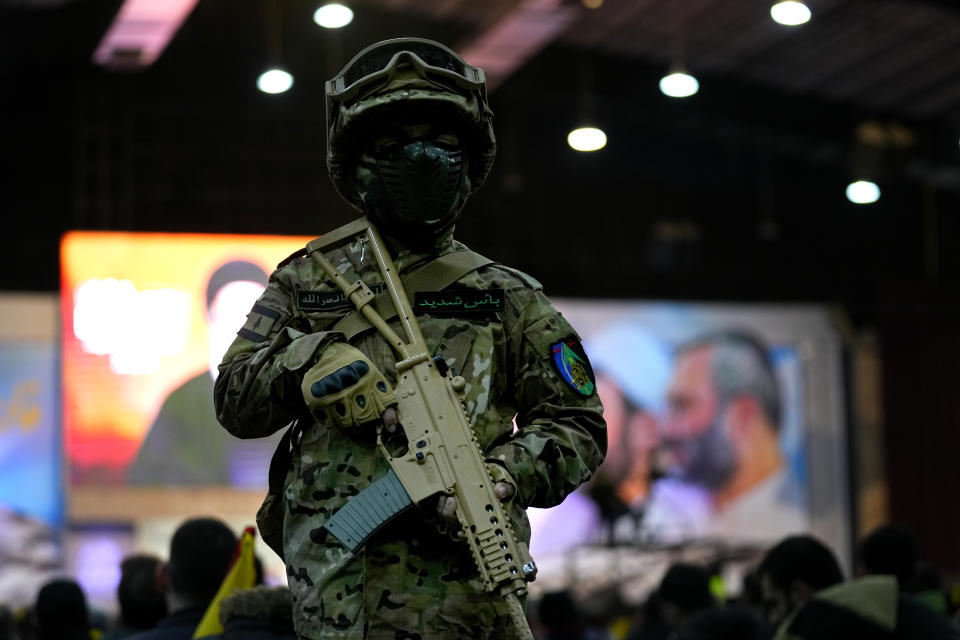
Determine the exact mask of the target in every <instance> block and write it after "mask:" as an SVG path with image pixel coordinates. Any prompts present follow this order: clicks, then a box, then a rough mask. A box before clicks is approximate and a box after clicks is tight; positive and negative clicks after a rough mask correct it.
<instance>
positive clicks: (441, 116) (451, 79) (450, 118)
mask: <svg viewBox="0 0 960 640" xmlns="http://www.w3.org/2000/svg"><path fill="white" fill-rule="evenodd" d="M326 110H327V171H328V172H329V174H330V179H331V180H332V181H333V184H334V186H335V187H336V189H337V191H338V192H339V193H340V195H341V196H343V197H344V198H345V199H346V200H347V201H348V202H349V203H350V204H352V205H353V206H355V207H357V208H358V209H362V208H363V207H362V204H361V201H360V197H359V196H358V194H357V192H356V189H355V188H354V187H353V178H352V168H353V166H354V165H355V162H356V159H357V156H358V154H359V153H360V152H361V151H362V149H363V148H364V146H365V144H366V142H367V141H368V140H369V137H370V136H371V135H373V133H374V132H375V131H376V128H377V127H378V126H383V125H384V124H388V123H391V122H399V123H404V122H417V121H419V122H430V123H434V122H439V123H448V124H450V125H451V126H452V127H453V128H454V130H455V132H456V133H457V134H458V135H459V136H460V137H461V142H462V144H463V149H464V153H465V154H466V156H467V171H468V176H469V178H470V193H473V192H474V191H476V190H477V189H479V188H480V186H481V185H482V184H483V182H484V180H485V179H486V177H487V174H488V173H489V172H490V168H491V166H493V158H494V156H495V155H496V152H497V143H496V139H495V138H494V135H493V111H491V109H490V105H489V104H488V103H487V91H486V85H485V78H484V74H483V70H482V69H478V68H477V67H473V66H471V65H469V64H467V63H466V62H465V61H464V60H463V58H461V57H460V56H458V55H457V54H456V53H454V52H453V51H452V50H451V49H449V48H447V47H445V46H443V45H442V44H440V43H439V42H434V41H433V40H426V39H423V38H394V39H392V40H383V41H381V42H378V43H376V44H372V45H370V46H369V47H367V48H366V49H364V50H363V51H361V52H360V53H358V54H357V55H356V56H354V58H353V59H352V60H350V62H348V63H347V64H346V65H345V66H344V67H343V69H342V70H341V71H340V73H338V74H337V75H336V76H334V78H333V79H332V80H328V81H327V83H326Z"/></svg>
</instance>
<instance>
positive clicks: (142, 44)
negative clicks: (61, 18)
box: [93, 0, 197, 71]
mask: <svg viewBox="0 0 960 640" xmlns="http://www.w3.org/2000/svg"><path fill="white" fill-rule="evenodd" d="M196 4H197V0H124V3H123V6H122V7H120V10H119V11H118V12H117V15H116V17H114V19H113V23H112V24H111V25H110V28H109V29H107V32H106V33H105V34H104V36H103V38H101V40H100V44H99V45H97V48H96V50H95V51H94V52H93V61H94V63H96V64H98V65H101V66H104V67H109V68H111V69H117V70H123V71H138V70H141V69H145V68H147V67H149V66H150V65H151V64H153V62H154V61H155V60H156V59H157V58H159V57H160V54H161V53H163V50H164V49H165V48H166V47H167V44H168V43H169V42H170V40H171V39H172V38H173V36H174V34H176V32H177V30H178V29H179V28H180V25H182V24H183V21H184V20H185V19H186V17H187V16H188V15H190V12H191V11H193V8H194V6H196Z"/></svg>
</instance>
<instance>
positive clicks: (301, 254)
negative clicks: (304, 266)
mask: <svg viewBox="0 0 960 640" xmlns="http://www.w3.org/2000/svg"><path fill="white" fill-rule="evenodd" d="M307 255H308V254H307V248H306V247H301V248H299V249H297V250H296V251H294V252H293V253H291V254H290V255H289V256H287V257H286V258H284V259H283V260H281V261H280V264H278V265H277V269H283V268H284V267H285V266H287V265H288V264H290V263H291V262H293V261H294V260H296V259H297V258H306V257H307Z"/></svg>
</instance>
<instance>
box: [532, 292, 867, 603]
mask: <svg viewBox="0 0 960 640" xmlns="http://www.w3.org/2000/svg"><path fill="white" fill-rule="evenodd" d="M557 306H558V307H559V308H560V310H561V311H562V312H563V314H564V316H565V317H566V318H567V319H568V320H569V321H570V323H571V324H572V325H573V326H574V327H575V328H576V329H577V331H578V333H579V334H580V336H581V338H582V340H583V346H584V349H585V351H586V353H587V355H588V357H589V358H590V363H591V366H592V367H593V370H594V373H595V376H596V388H597V393H598V394H599V395H600V397H601V400H602V401H603V405H604V417H605V419H606V422H607V436H608V453H607V457H606V459H605V461H604V463H603V464H602V465H601V466H600V468H599V469H598V471H597V472H596V473H595V475H594V477H593V478H591V479H590V481H589V482H587V483H586V484H585V485H583V486H582V487H580V489H578V490H577V491H576V492H575V493H573V494H571V495H570V496H568V497H567V498H566V500H564V502H563V503H562V504H560V505H559V506H557V507H554V508H552V509H547V510H538V509H531V510H529V513H530V517H531V525H532V529H533V539H532V542H531V553H532V554H533V555H534V557H535V558H536V559H537V562H538V564H539V565H540V567H541V575H540V576H539V577H538V581H537V582H538V585H539V583H541V578H543V580H542V583H543V584H542V585H540V587H542V588H549V587H551V586H552V587H555V588H566V587H567V586H569V585H567V584H566V583H565V580H566V577H567V576H568V575H569V573H570V571H571V569H570V566H571V563H574V564H576V566H577V567H578V569H577V571H581V570H582V567H581V565H580V564H579V563H586V565H590V563H591V562H593V561H596V562H597V563H598V564H597V566H598V567H601V569H599V570H598V571H597V574H596V578H597V580H599V581H601V582H602V581H604V580H608V579H610V576H611V572H610V571H609V567H610V566H611V565H612V566H619V567H624V566H627V564H625V563H627V562H629V561H630V560H631V559H633V560H635V561H636V562H637V563H639V564H638V565H637V567H638V568H637V570H636V574H637V575H644V576H654V577H656V578H658V577H659V575H660V573H659V569H662V568H665V567H666V566H667V565H666V563H667V562H668V561H669V560H670V559H671V558H675V557H676V555H675V554H678V553H683V552H684V551H683V550H689V552H690V553H694V554H696V558H697V559H698V561H703V562H708V563H709V562H716V563H718V564H721V565H722V564H723V563H725V562H727V561H729V560H731V559H733V558H740V559H746V558H749V557H751V555H753V554H755V553H756V552H757V551H759V550H762V549H764V548H766V547H767V546H769V545H770V544H771V543H773V542H776V541H777V540H779V539H781V538H782V537H784V536H786V535H789V534H793V533H799V532H813V533H815V534H817V535H818V536H820V537H821V538H823V539H825V540H827V541H829V542H830V543H832V545H833V546H834V548H837V549H841V550H842V549H845V548H846V546H847V545H846V541H847V539H848V533H847V532H848V531H849V520H850V517H849V516H850V514H849V509H848V506H847V502H846V498H845V496H846V488H847V474H848V470H847V468H846V457H845V456H846V454H845V450H846V444H845V443H846V436H845V433H846V431H845V424H844V415H845V413H844V407H843V388H844V385H843V377H842V366H841V358H842V343H841V339H840V335H839V333H838V332H837V330H836V329H835V327H834V325H833V321H832V316H831V312H830V310H828V309H826V308H821V307H815V306H801V305H783V306H777V305H746V304H744V305H737V304H691V303H657V302H640V301H587V300H559V301H558V302H557ZM814 470H816V471H815V472H814ZM611 554H614V555H611ZM611 558H615V560H614V559H611ZM657 563H661V565H662V566H661V565H658V564H657ZM639 567H643V568H642V569H640V568H639ZM658 567H659V568H658ZM581 577H585V576H584V575H583V574H581ZM587 581H589V580H587ZM581 586H582V585H581ZM651 586H652V585H651V584H646V585H644V586H642V587H638V589H637V592H643V593H646V590H648V589H649V588H651ZM538 588H539V587H538Z"/></svg>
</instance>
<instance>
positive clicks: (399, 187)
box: [354, 140, 470, 244]
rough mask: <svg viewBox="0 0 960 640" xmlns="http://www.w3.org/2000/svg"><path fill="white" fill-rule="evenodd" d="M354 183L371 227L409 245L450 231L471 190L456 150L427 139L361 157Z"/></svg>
mask: <svg viewBox="0 0 960 640" xmlns="http://www.w3.org/2000/svg"><path fill="white" fill-rule="evenodd" d="M354 184H355V186H356V189H357V193H358V194H359V195H360V199H361V200H362V201H363V203H364V205H365V208H366V210H367V211H366V213H367V215H368V216H369V217H370V218H371V219H372V220H373V221H374V223H376V224H377V225H378V226H380V227H382V228H383V230H384V231H385V232H386V233H388V234H389V235H393V236H395V237H397V238H400V239H401V240H405V241H407V242H410V243H412V244H423V243H426V242H430V241H433V240H435V239H437V238H438V237H440V236H441V235H443V233H444V232H446V231H448V230H449V229H450V228H451V227H452V226H453V224H454V223H455V222H456V221H457V218H459V217H460V210H461V209H462V208H463V204H464V202H465V201H466V199H467V195H468V194H469V192H470V180H469V178H468V177H467V172H466V157H465V156H464V155H463V152H462V151H461V150H460V148H458V147H451V146H449V145H441V144H437V143H435V142H433V141H430V140H414V141H411V142H408V143H407V144H400V145H396V146H393V147H390V148H388V149H386V150H385V151H382V152H379V153H377V154H375V155H373V156H363V157H362V158H361V161H360V163H359V166H358V167H357V171H356V174H355V179H354Z"/></svg>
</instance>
